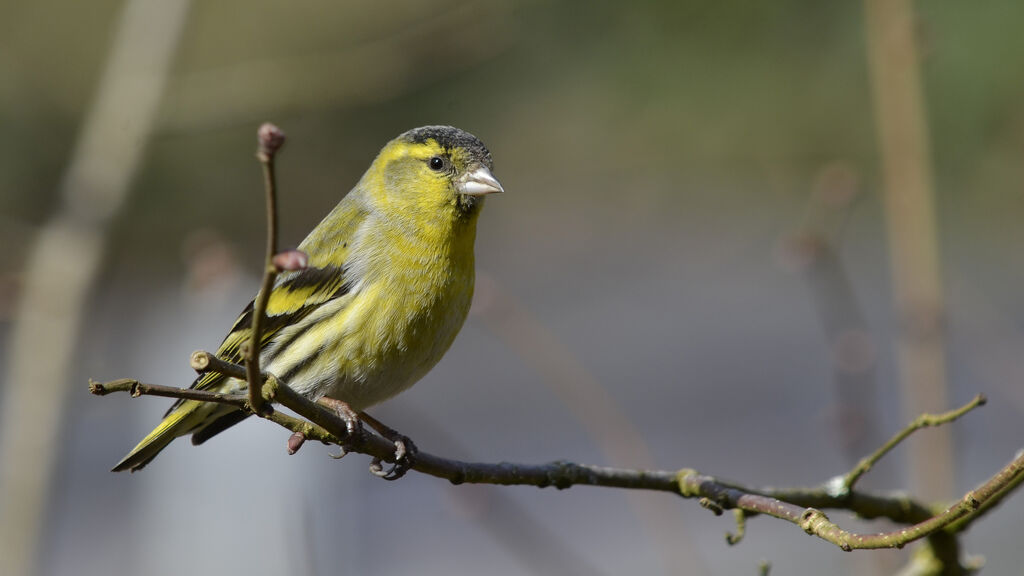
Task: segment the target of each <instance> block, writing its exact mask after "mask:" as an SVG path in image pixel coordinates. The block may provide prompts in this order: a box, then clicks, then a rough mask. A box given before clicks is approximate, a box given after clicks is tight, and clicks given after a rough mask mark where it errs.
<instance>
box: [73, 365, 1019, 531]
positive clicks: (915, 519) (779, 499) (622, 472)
mask: <svg viewBox="0 0 1024 576" xmlns="http://www.w3.org/2000/svg"><path fill="white" fill-rule="evenodd" d="M203 354H205V353H195V354H193V362H194V364H195V363H196V359H197V358H202V356H203ZM209 356H211V357H212V355H209ZM206 360H210V358H202V360H201V361H200V362H199V363H200V364H202V363H203V361H206ZM213 365H214V363H210V364H209V367H208V368H207V369H209V370H214V368H213ZM217 368H218V369H217V370H216V371H219V372H222V373H224V374H227V375H230V376H236V375H238V374H241V373H242V371H243V369H242V367H241V366H238V365H234V364H229V363H223V366H218V367H217ZM263 379H264V380H265V383H262V389H263V392H264V395H265V396H266V398H267V399H268V400H271V401H274V402H278V403H280V404H281V405H283V406H285V407H287V408H289V409H291V410H293V411H294V412H296V413H297V414H299V415H301V416H302V417H303V418H306V419H307V420H308V421H303V420H301V419H298V418H294V417H291V416H288V415H285V414H282V413H281V412H280V411H276V410H267V411H265V412H264V413H261V414H260V416H262V417H263V418H266V419H269V420H272V421H274V422H276V423H278V424H279V425H281V426H283V427H285V428H287V429H288V430H291V431H292V432H298V433H301V434H302V435H303V436H305V437H306V438H310V439H315V440H319V441H321V442H325V443H331V444H337V445H339V446H342V448H343V449H344V450H345V451H346V452H358V453H361V454H367V455H370V456H372V457H374V458H379V459H381V460H383V461H387V462H393V461H394V459H395V453H394V446H393V445H392V443H391V442H389V441H387V440H385V439H384V438H382V437H380V436H375V435H370V434H350V433H349V431H348V429H347V426H346V423H345V421H344V420H343V419H342V418H341V417H339V416H338V414H336V413H335V412H334V411H332V410H329V409H327V408H325V407H324V406H321V405H320V404H317V403H316V402H313V401H311V400H309V399H308V398H306V397H304V396H302V395H301V394H299V393H297V392H295V391H294V390H292V389H291V388H289V387H288V386H284V385H282V384H281V383H280V382H278V381H277V379H276V378H274V377H273V376H269V375H263ZM90 390H91V391H92V392H93V393H94V394H99V395H103V394H108V393H110V392H117V391H126V392H131V393H132V395H133V396H139V395H157V396H171V397H178V398H187V399H190V400H202V401H208V402H218V403H222V404H232V405H236V406H237V405H239V403H242V402H244V401H245V399H244V397H242V396H240V395H225V394H218V393H213V392H206V391H201V390H191V389H179V388H170V387H164V386H154V385H149V384H141V383H139V382H137V381H134V380H115V381H113V382H107V383H95V382H94V383H91V384H90ZM980 403H981V401H979V400H978V399H975V400H974V401H972V402H971V403H970V404H968V405H967V406H964V407H962V408H960V409H958V410H956V411H954V412H951V413H948V414H942V415H938V416H927V417H924V418H921V419H919V420H918V421H915V424H918V425H917V428H920V427H921V426H924V425H935V424H941V423H944V422H949V421H952V420H953V419H955V418H956V417H958V416H960V415H962V414H964V413H966V412H967V411H969V410H970V409H973V408H974V407H976V406H977V405H980ZM920 422H927V424H920ZM915 429H916V428H915ZM904 432H905V431H904ZM904 432H901V434H904ZM899 436H900V435H897V437H899ZM904 437H905V434H904ZM879 457H881V456H879ZM412 469H413V470H416V471H418V472H421V473H424V474H429V475H431V476H436V477H438V478H444V479H446V480H448V481H450V482H452V483H453V484H461V483H473V484H498V485H530V486H537V487H540V488H544V487H548V486H554V487H556V488H558V489H565V488H570V487H572V486H576V485H590V486H604V487H609V488H627V489H635V490H656V491H661V492H671V493H674V494H678V495H681V496H683V497H684V498H697V499H700V500H701V502H702V504H703V505H704V506H705V507H707V508H709V509H711V510H712V511H714V512H716V513H718V514H721V513H722V511H723V510H739V511H742V513H743V514H745V515H754V514H764V515H766V516H772V517H774V518H779V519H782V520H786V521H788V522H791V523H793V524H796V525H797V526H800V528H802V529H803V530H804V531H805V532H807V533H808V534H812V535H815V536H818V537H819V538H821V539H823V540H825V541H827V542H831V543H832V544H835V545H836V546H838V547H839V548H841V549H843V550H847V551H849V550H858V549H876V548H902V547H903V546H905V545H906V544H908V543H910V542H913V541H915V540H919V539H921V538H925V537H927V536H929V535H932V534H935V533H936V532H939V531H941V530H948V529H950V528H949V527H951V526H953V525H954V523H955V522H963V524H960V525H959V526H962V527H963V526H966V522H969V521H970V519H971V518H972V517H973V516H975V515H978V514H980V513H981V512H983V511H985V510H987V509H988V508H990V507H991V506H994V504H995V503H996V502H998V501H999V500H1000V499H1002V498H1004V497H1005V496H1006V495H1007V494H1009V493H1010V492H1011V491H1012V490H1013V489H1014V488H1016V487H1017V486H1019V485H1020V484H1021V483H1022V482H1024V452H1022V453H1020V454H1018V456H1017V458H1016V459H1014V460H1013V461H1012V462H1010V463H1009V464H1008V465H1007V466H1005V467H1004V468H1003V469H1002V470H1000V471H999V472H998V473H996V474H995V475H994V476H993V477H992V478H991V479H990V480H989V481H988V482H986V483H985V484H983V485H982V486H980V487H979V488H977V489H976V490H973V491H971V492H968V493H967V494H966V495H964V497H963V498H961V499H960V500H959V501H958V502H956V503H955V504H953V505H952V506H949V507H948V508H945V509H944V510H941V511H939V512H934V511H932V510H931V509H930V508H929V507H927V506H925V505H923V504H920V503H918V502H916V501H914V500H912V499H909V498H905V497H897V496H888V495H880V494H871V493H865V492H856V491H853V490H851V491H849V492H847V493H843V494H837V493H833V492H830V491H829V490H827V489H825V488H819V489H814V490H807V489H796V490H757V489H753V488H748V487H745V486H741V485H738V484H734V483H730V482H726V481H722V480H719V479H717V478H715V477H712V476H707V475H703V474H699V473H698V472H697V471H695V470H691V469H683V470H678V471H669V470H639V469H624V468H610V467H603V466H590V465H586V464H577V463H574V462H567V461H556V462H550V463H547V464H539V465H531V464H516V463H509V462H499V463H479V462H463V461H460V460H452V459H447V458H442V457H440V456H436V455H433V454H430V453H427V452H419V453H418V454H417V457H416V459H415V461H414V462H413V463H412ZM821 508H826V509H844V510H850V511H852V512H854V513H856V514H858V515H860V516H863V517H866V518H878V517H885V518H889V519H891V520H894V521H896V522H900V523H905V524H912V525H911V526H908V527H905V528H900V529H898V530H893V531H891V532H881V533H876V534H859V533H854V532H849V531H846V530H844V529H842V528H841V527H839V526H838V525H837V524H835V523H834V522H832V521H831V520H829V518H828V517H827V516H826V515H825V513H824V512H822V511H821V510H820V509H821ZM742 529H743V525H742V523H740V524H738V532H737V537H736V538H737V540H738V537H739V535H740V534H742ZM961 529H962V528H961Z"/></svg>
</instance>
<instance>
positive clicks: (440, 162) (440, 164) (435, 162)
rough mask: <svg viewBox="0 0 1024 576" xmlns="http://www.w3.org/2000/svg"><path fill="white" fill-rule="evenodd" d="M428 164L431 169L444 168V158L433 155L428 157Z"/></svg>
mask: <svg viewBox="0 0 1024 576" xmlns="http://www.w3.org/2000/svg"><path fill="white" fill-rule="evenodd" d="M429 164H430V169H431V170H440V169H442V168H444V158H441V157H440V156H434V157H433V158H431V159H430V162H429Z"/></svg>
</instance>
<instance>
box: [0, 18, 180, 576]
mask: <svg viewBox="0 0 1024 576" xmlns="http://www.w3.org/2000/svg"><path fill="white" fill-rule="evenodd" d="M188 8H189V2H188V1H187V0H127V2H126V3H125V4H124V6H123V8H122V9H121V12H120V14H119V22H118V26H117V31H116V33H115V36H114V38H113V41H112V43H111V46H110V50H109V53H108V54H107V58H106V61H105V63H104V70H103V73H102V75H101V77H100V78H99V81H98V84H97V88H96V93H95V95H94V97H93V101H92V103H91V106H90V107H89V109H88V110H87V111H86V114H85V116H84V119H83V123H82V127H81V130H80V132H79V134H78V139H77V141H76V142H75V147H74V149H73V152H72V156H71V158H70V161H69V164H68V167H67V170H66V172H65V174H64V177H63V180H62V182H61V190H60V195H61V200H60V202H61V204H60V206H59V207H58V209H57V210H56V211H55V213H54V215H53V216H52V217H51V219H50V221H49V222H48V223H46V225H45V226H44V227H43V228H42V229H41V231H40V233H39V236H38V237H37V238H36V239H35V242H34V245H33V246H32V248H31V251H30V254H29V255H28V258H27V260H26V261H27V265H26V269H25V271H24V282H23V290H22V293H21V297H20V301H19V302H18V305H17V309H16V311H15V317H14V329H13V335H12V345H11V351H10V362H9V368H8V373H7V386H6V387H5V389H4V398H3V403H2V405H0V408H2V417H0V442H2V444H0V450H2V453H3V454H4V458H3V464H4V467H3V469H2V470H0V558H3V565H4V567H3V572H4V574H5V575H7V576H28V575H32V574H37V573H39V566H38V565H37V564H38V561H39V558H40V552H41V548H40V546H39V543H40V542H42V541H43V538H44V529H45V526H44V525H43V521H44V520H43V519H44V518H46V517H47V509H46V506H47V502H48V501H49V495H50V490H51V486H52V482H51V477H52V475H53V472H54V470H55V464H56V461H57V457H58V456H59V455H60V453H61V446H62V444H61V442H60V441H59V437H60V433H61V431H62V428H63V426H62V420H63V418H61V417H60V415H61V413H62V411H61V409H62V408H63V406H64V404H65V400H66V398H67V397H68V395H69V390H70V388H69V387H68V385H67V384H68V382H69V380H70V379H69V377H68V376H69V368H70V366H71V363H72V360H73V358H74V353H75V344H76V340H77V335H78V332H79V329H80V325H81V321H82V318H83V315H84V312H85V304H86V303H87V297H88V294H89V290H90V288H91V287H92V284H93V281H94V279H95V278H96V276H97V273H98V271H99V266H100V263H101V261H102V255H103V248H104V240H105V233H106V229H107V225H108V224H109V222H110V221H111V219H112V218H113V217H114V215H115V214H116V213H117V211H118V209H119V208H120V207H121V205H122V204H123V203H124V199H125V197H126V196H127V193H128V191H129V189H130V185H131V182H132V179H133V177H134V175H135V173H136V171H137V169H138V167H139V164H140V162H141V160H142V156H143V152H144V149H145V143H146V142H147V141H148V140H149V135H150V133H151V131H152V127H153V124H154V121H155V120H156V115H157V111H158V108H159V103H160V97H161V95H162V94H163V91H164V84H165V81H166V79H167V75H168V72H169V70H170V66H171V61H172V57H173V55H174V53H175V49H176V47H177V45H178V40H179V37H180V33H181V30H182V27H183V26H184V23H185V20H186V18H185V16H186V14H187V12H188ZM76 385H77V380H76Z"/></svg>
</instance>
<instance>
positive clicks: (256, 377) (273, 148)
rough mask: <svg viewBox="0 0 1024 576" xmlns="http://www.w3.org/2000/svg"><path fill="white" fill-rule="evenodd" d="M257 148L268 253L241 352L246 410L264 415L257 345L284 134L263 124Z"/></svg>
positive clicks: (268, 283)
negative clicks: (277, 162)
mask: <svg viewBox="0 0 1024 576" xmlns="http://www.w3.org/2000/svg"><path fill="white" fill-rule="evenodd" d="M257 139H258V141H259V148H258V150H257V152H256V158H258V159H259V161H260V164H261V165H262V166H263V185H264V188H265V189H266V193H267V250H266V257H265V258H264V267H263V283H262V284H261V285H260V292H259V294H257V295H256V301H255V302H254V303H253V310H252V324H251V327H250V334H249V342H248V347H247V348H246V349H245V350H244V351H243V352H244V353H243V357H244V358H245V369H246V381H247V382H248V383H249V408H250V409H251V410H252V411H253V412H254V413H256V414H261V413H262V412H263V407H264V404H265V401H264V399H263V393H262V390H261V387H260V373H261V372H260V345H261V343H262V342H261V339H262V336H263V320H264V318H265V317H266V313H267V304H268V303H269V302H270V291H271V290H272V289H273V287H274V279H275V278H277V266H275V265H274V257H275V256H276V255H277V183H276V179H275V177H274V156H275V155H276V153H277V151H278V150H280V149H281V146H282V145H283V144H284V132H282V131H281V130H280V129H279V128H278V127H277V126H274V125H273V124H271V123H269V122H268V123H265V124H263V125H262V126H260V128H259V130H258V131H257Z"/></svg>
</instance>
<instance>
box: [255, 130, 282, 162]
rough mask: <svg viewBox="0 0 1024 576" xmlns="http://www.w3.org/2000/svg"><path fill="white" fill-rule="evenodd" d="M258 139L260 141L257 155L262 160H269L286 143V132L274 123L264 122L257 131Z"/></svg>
mask: <svg viewBox="0 0 1024 576" xmlns="http://www.w3.org/2000/svg"><path fill="white" fill-rule="evenodd" d="M256 140H257V141H258V142H259V148H258V150H257V152H256V155H257V156H258V157H259V159H260V161H261V162H267V161H268V160H270V159H271V158H273V157H274V154H276V153H277V151H278V150H280V149H281V146H283V145H284V132H282V131H281V129H280V128H278V127H277V126H275V125H274V124H272V123H270V122H264V123H263V125H262V126H260V128H259V130H257V131H256Z"/></svg>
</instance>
